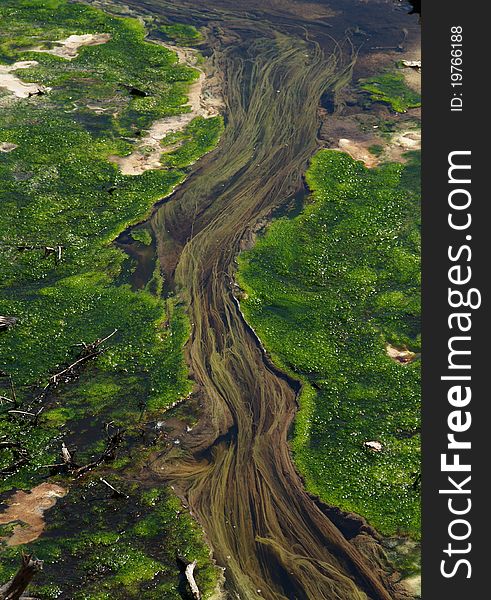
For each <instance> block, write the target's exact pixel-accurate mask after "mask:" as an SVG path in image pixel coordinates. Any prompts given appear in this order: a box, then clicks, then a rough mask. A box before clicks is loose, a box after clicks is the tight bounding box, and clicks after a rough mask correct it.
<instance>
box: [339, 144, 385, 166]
mask: <svg viewBox="0 0 491 600" xmlns="http://www.w3.org/2000/svg"><path fill="white" fill-rule="evenodd" d="M338 150H341V151H342V152H346V153H347V154H349V155H350V156H351V158H353V159H355V160H361V161H362V162H363V163H365V166H366V167H369V168H372V167H375V166H377V165H378V164H379V160H378V158H377V157H376V156H375V155H373V154H372V153H371V152H369V150H368V148H367V145H366V143H363V142H355V141H354V140H348V139H346V138H341V139H340V140H339V142H338Z"/></svg>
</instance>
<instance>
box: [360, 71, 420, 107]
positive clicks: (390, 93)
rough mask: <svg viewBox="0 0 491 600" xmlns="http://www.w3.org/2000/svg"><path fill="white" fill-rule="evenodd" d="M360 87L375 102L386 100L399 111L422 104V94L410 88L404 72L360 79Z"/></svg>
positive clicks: (385, 101)
mask: <svg viewBox="0 0 491 600" xmlns="http://www.w3.org/2000/svg"><path fill="white" fill-rule="evenodd" d="M360 87H361V89H362V90H364V91H365V92H368V93H369V94H370V99H371V100H372V101H373V102H384V103H386V104H389V105H390V107H391V108H392V109H393V110H394V111H395V112H398V113H404V112H407V110H408V109H409V108H418V107H419V106H421V96H420V95H419V94H418V93H417V92H415V91H413V90H412V89H410V88H409V87H408V86H407V84H406V82H405V79H404V75H402V73H397V72H396V73H384V74H382V75H379V76H377V77H370V78H368V79H361V80H360Z"/></svg>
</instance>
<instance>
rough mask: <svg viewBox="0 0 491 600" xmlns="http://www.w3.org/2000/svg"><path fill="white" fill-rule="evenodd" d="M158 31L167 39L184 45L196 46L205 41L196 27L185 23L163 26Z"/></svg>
mask: <svg viewBox="0 0 491 600" xmlns="http://www.w3.org/2000/svg"><path fill="white" fill-rule="evenodd" d="M158 31H159V32H161V33H163V34H164V36H165V37H166V38H167V39H169V40H172V41H173V42H176V43H178V44H182V45H190V44H195V43H196V42H200V41H201V40H202V39H203V36H202V35H201V33H200V31H199V30H198V29H196V27H194V26H193V25H185V24H183V23H175V24H173V25H162V26H161V27H159V29H158Z"/></svg>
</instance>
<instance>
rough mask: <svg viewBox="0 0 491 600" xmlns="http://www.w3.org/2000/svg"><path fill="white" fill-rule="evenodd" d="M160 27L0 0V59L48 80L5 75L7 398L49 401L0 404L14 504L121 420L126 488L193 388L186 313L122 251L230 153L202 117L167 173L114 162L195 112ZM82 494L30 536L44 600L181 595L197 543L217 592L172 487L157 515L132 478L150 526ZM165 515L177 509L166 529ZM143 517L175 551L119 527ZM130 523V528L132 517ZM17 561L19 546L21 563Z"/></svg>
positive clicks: (1, 253) (173, 29) (185, 73)
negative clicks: (135, 276) (44, 532)
mask: <svg viewBox="0 0 491 600" xmlns="http://www.w3.org/2000/svg"><path fill="white" fill-rule="evenodd" d="M154 26H155V28H156V29H158V28H163V30H164V31H165V32H166V33H167V34H168V35H172V36H173V37H174V38H175V39H177V38H179V40H181V38H183V36H184V38H185V39H186V42H189V41H192V40H195V39H196V40H197V39H200V34H199V32H198V31H196V30H194V31H193V30H192V28H189V27H188V26H186V27H184V28H180V27H178V26H176V25H175V24H170V23H166V22H165V21H161V22H158V21H157V20H156V21H155V24H154ZM166 28H167V29H166ZM147 33H148V32H147V31H146V30H145V28H144V26H143V25H142V23H141V22H140V21H139V20H136V19H131V18H116V17H113V16H111V15H108V14H106V13H104V12H102V11H100V10H97V9H95V8H92V7H89V6H85V5H83V4H80V3H74V2H67V1H65V0H4V1H2V2H1V4H0V63H1V64H3V65H6V67H10V66H13V65H16V63H27V66H26V64H24V65H21V66H22V67H25V68H20V67H19V68H17V67H13V70H12V71H11V72H12V73H13V74H14V75H15V77H17V78H18V79H20V81H21V82H23V83H29V82H35V84H36V85H37V86H39V92H38V93H34V94H31V95H30V96H27V97H19V96H18V95H17V96H16V95H15V93H13V92H12V89H9V87H8V86H7V85H6V84H5V81H6V80H3V81H0V106H1V111H0V142H1V143H3V144H4V147H5V148H8V151H2V152H1V153H0V179H1V182H2V183H1V184H0V199H1V200H0V201H1V206H2V218H1V220H0V272H1V280H0V314H1V315H8V316H12V317H15V318H16V324H15V326H13V327H11V328H9V329H8V330H5V331H2V332H0V333H1V335H0V354H1V362H2V379H1V380H0V386H1V394H2V395H3V396H6V397H8V398H9V400H10V401H12V395H13V393H14V392H15V396H16V398H15V408H16V409H17V410H18V411H24V413H30V414H35V413H38V411H39V410H40V409H42V410H41V412H40V413H39V416H38V417H37V418H36V419H33V418H32V417H31V416H29V414H23V413H22V412H14V413H12V412H11V409H12V408H13V407H12V402H4V403H3V404H2V406H1V408H0V410H1V416H0V417H1V418H0V436H1V438H2V439H3V440H8V441H9V442H12V444H13V445H10V446H8V447H5V449H2V450H1V454H0V468H1V470H2V473H3V481H2V484H1V491H3V492H5V493H6V495H5V496H4V499H6V500H7V501H8V497H9V491H10V490H13V489H14V488H19V487H20V488H23V489H30V488H31V487H33V486H34V485H36V483H38V482H39V481H40V480H42V479H43V478H45V477H46V476H47V475H49V469H47V468H46V466H47V465H50V464H53V463H56V462H57V461H59V460H60V447H61V443H62V442H66V443H67V444H68V445H70V444H71V446H72V448H76V452H77V459H78V460H79V461H80V462H84V461H86V460H90V459H91V457H93V456H96V455H97V454H98V453H100V452H101V449H102V448H103V447H104V444H105V437H106V433H105V423H109V422H110V423H111V427H116V428H120V429H121V430H125V431H128V432H129V433H128V441H127V442H126V443H125V446H124V447H125V451H124V452H125V454H124V457H122V458H121V460H119V462H118V460H116V461H115V462H114V464H113V465H112V467H111V468H112V469H113V470H112V471H111V473H112V476H113V477H115V478H117V480H118V481H120V480H121V481H122V483H121V485H122V486H123V487H125V486H127V484H126V483H125V481H126V477H129V476H130V475H129V473H130V471H131V466H132V464H133V463H134V456H132V455H131V451H130V450H131V448H130V447H131V445H132V444H136V443H139V444H140V446H141V445H142V443H141V441H139V442H138V437H137V434H136V429H137V427H145V426H146V424H147V423H151V422H153V421H154V420H155V419H156V418H157V416H159V415H162V414H163V412H164V411H165V410H166V409H167V408H168V407H170V406H172V405H173V404H174V403H176V402H177V401H179V400H180V399H182V398H184V397H185V396H186V395H187V394H188V393H189V392H190V390H191V383H190V381H189V380H188V378H187V370H186V367H185V364H184V361H183V350H182V348H183V345H184V343H185V342H186V339H187V336H188V333H189V326H188V322H187V319H186V317H185V313H184V310H183V308H182V307H181V306H180V305H179V303H178V302H177V300H176V299H174V298H169V299H168V301H167V303H164V302H163V301H162V298H161V297H160V291H161V289H162V281H161V276H160V269H159V267H158V263H155V268H154V270H153V273H152V275H151V277H149V279H148V281H145V282H143V283H141V285H139V286H138V288H135V286H134V285H131V274H132V271H134V270H135V268H136V265H135V263H134V262H133V261H132V259H130V258H129V257H128V256H127V255H126V254H124V253H123V252H122V251H121V250H120V249H118V248H116V247H115V246H114V245H113V244H112V242H113V240H114V239H115V238H116V237H117V236H118V235H119V234H120V233H121V232H122V231H124V230H125V229H126V228H128V227H129V226H131V225H132V224H135V223H139V222H141V221H143V220H144V219H145V218H146V216H148V215H149V213H150V211H151V209H152V206H153V205H154V204H155V203H156V202H157V201H159V200H160V199H162V198H164V197H165V196H167V195H169V194H170V193H171V192H172V191H173V189H174V188H175V187H176V186H178V185H179V184H180V183H181V182H182V181H183V180H184V179H185V178H186V175H187V173H188V171H189V168H190V167H191V165H192V163H193V162H195V161H196V160H198V159H199V157H200V156H202V155H203V154H204V153H205V152H207V151H209V150H211V149H212V148H213V147H214V146H215V145H216V144H217V142H218V139H219V136H220V134H221V129H222V119H221V117H214V118H210V119H203V118H199V119H197V120H196V122H194V121H192V122H191V124H190V125H189V126H188V127H187V129H186V131H185V135H184V137H185V140H184V144H183V145H182V148H180V149H178V150H174V151H173V153H172V154H169V157H168V158H167V159H165V160H163V163H165V165H164V166H163V167H162V168H159V169H155V170H147V171H146V172H144V173H143V174H141V175H136V176H125V175H122V174H121V172H120V170H119V168H118V166H117V165H116V164H114V163H112V162H110V160H109V158H110V157H111V156H114V155H118V156H125V155H129V154H130V153H131V152H132V151H133V149H134V147H135V144H137V143H138V140H139V138H141V136H142V135H143V132H144V131H145V130H146V129H148V128H149V127H150V126H151V124H152V123H153V122H154V121H155V120H156V119H161V118H164V117H168V116H173V115H179V114H182V113H185V112H188V111H189V107H188V106H187V90H188V89H189V86H190V84H192V83H193V82H194V81H195V80H196V79H197V78H198V76H199V73H198V72H197V71H196V70H195V69H192V68H190V67H188V66H186V65H184V64H182V63H181V62H179V59H178V57H177V55H176V54H175V53H174V52H172V51H171V50H169V49H167V48H165V47H163V46H162V45H158V44H156V43H152V42H150V41H147V40H146V36H147ZM89 34H93V35H94V36H95V35H98V36H99V35H100V34H105V37H104V38H103V43H102V42H101V43H97V44H96V45H95V44H94V45H90V44H89V45H85V46H84V45H81V47H79V48H78V49H77V51H76V52H75V53H72V54H74V55H72V56H64V55H60V53H59V52H58V51H57V52H58V54H57V53H56V52H52V51H53V50H54V49H59V48H61V47H65V46H64V45H63V44H64V40H67V39H70V36H87V35H89ZM184 38H183V39H184ZM9 85H10V84H9ZM163 152H164V148H163ZM164 156H165V155H164ZM134 239H136V240H138V242H139V243H141V244H142V245H150V244H151V243H152V239H151V236H150V234H149V233H148V231H146V230H145V229H139V230H138V232H137V233H135V235H134ZM116 330H117V331H116ZM114 331H116V333H115V334H114V335H113V336H112V337H111V338H110V339H109V340H108V341H107V343H106V345H105V352H104V353H102V354H101V355H100V356H98V357H96V358H95V360H94V361H92V362H91V363H90V364H89V365H88V366H87V368H84V369H81V370H80V372H78V371H77V373H76V376H74V377H69V378H68V379H70V381H62V382H61V383H60V385H58V386H51V387H50V388H49V393H48V394H43V393H41V392H42V390H43V388H44V387H45V386H46V385H47V384H48V383H49V382H50V377H51V376H52V375H53V374H54V373H57V372H59V371H61V370H63V369H64V368H65V367H66V366H68V365H70V364H71V363H73V361H74V360H76V359H77V357H78V356H79V355H80V352H81V348H82V347H83V346H80V344H83V343H91V342H93V341H94V340H97V339H102V338H104V337H106V336H108V335H109V334H111V333H112V332H114ZM11 382H12V385H11ZM12 388H13V389H12ZM9 411H10V412H9ZM144 445H145V444H143V446H144ZM19 448H20V449H21V450H22V457H23V460H22V461H21V462H20V463H18V457H19ZM142 452H143V453H144V449H143V450H142ZM17 463H18V466H17ZM133 475H134V473H133V472H132V475H131V476H133ZM62 479H63V478H62ZM63 484H64V485H67V486H68V487H70V485H71V483H70V481H64V480H63ZM85 484H88V482H83V481H82V482H78V483H77V484H76V485H75V486H74V488H73V490H72V491H71V492H70V493H69V494H68V495H67V496H66V498H65V499H64V500H63V502H62V503H60V504H59V506H60V507H65V508H58V506H57V507H55V508H54V509H52V514H53V516H52V517H50V518H51V519H52V520H53V524H52V525H50V527H49V528H48V529H49V531H54V530H55V528H56V527H58V533H56V534H54V533H53V534H48V536H47V538H49V540H48V539H46V540H44V539H43V538H41V539H40V540H39V541H38V542H35V543H33V544H32V549H33V550H34V551H35V552H36V553H38V554H40V555H41V558H43V557H44V558H46V559H47V568H46V573H48V574H50V576H52V577H53V579H52V581H53V582H55V581H58V582H59V585H60V589H61V590H62V591H61V592H56V591H53V590H54V589H55V587H56V585H58V584H56V585H55V583H53V586H54V587H53V590H51V591H50V585H48V584H49V583H50V582H49V577H48V575H45V576H44V579H45V580H46V585H45V586H44V587H40V588H39V589H36V590H35V595H36V596H38V597H40V598H51V597H53V598H54V597H57V598H59V597H70V598H75V597H77V598H106V597H107V598H109V597H111V598H116V597H125V598H126V597H138V598H146V597H148V598H153V597H163V596H162V594H163V595H164V596H165V597H166V598H174V597H176V598H178V597H180V596H179V592H178V587H179V581H178V579H179V575H178V573H179V571H178V567H177V565H176V563H175V555H176V553H177V552H178V551H181V552H182V551H183V550H184V549H185V547H186V546H187V545H189V544H188V542H190V541H192V544H194V546H193V548H194V551H193V555H194V554H195V555H196V558H197V559H198V561H199V562H201V565H200V570H201V578H202V581H201V584H202V585H203V592H204V593H205V595H206V594H208V593H209V592H210V591H211V590H212V589H213V587H214V585H215V584H216V571H215V569H214V567H213V565H212V563H211V561H210V558H209V556H208V551H207V549H206V546H205V545H204V540H203V536H202V534H201V532H200V531H199V530H198V529H197V528H196V526H195V525H193V523H192V521H191V519H190V518H189V516H180V517H179V518H177V517H176V520H175V521H173V520H172V519H171V518H170V517H169V515H171V514H172V511H173V510H174V509H175V512H176V515H177V514H181V513H182V510H181V509H180V508H176V502H177V501H176V499H175V498H172V497H171V496H168V495H166V493H164V492H158V494H163V495H161V496H159V499H158V503H157V504H158V506H159V507H160V508H159V509H158V510H157V508H155V510H154V511H153V510H152V506H153V504H152V503H148V502H147V503H146V504H145V502H146V500H144V499H142V500H138V498H143V496H142V494H144V493H145V494H147V493H150V492H144V490H143V489H140V488H139V487H138V486H136V487H135V486H133V487H131V486H130V488H131V489H130V488H128V489H129V495H130V497H131V498H132V499H133V501H134V502H143V504H144V505H145V507H146V508H145V510H143V508H142V510H141V511H140V513H139V516H138V519H137V520H135V519H136V517H135V515H133V516H132V513H128V514H125V513H124V511H116V514H115V515H113V517H114V522H112V523H111V526H110V527H109V526H108V525H107V523H106V524H104V523H103V522H102V521H100V519H99V517H97V518H96V517H94V518H93V519H90V518H87V519H85V521H84V520H83V519H82V521H83V522H82V521H80V523H79V524H78V525H75V522H76V519H77V518H78V519H80V518H82V517H81V516H80V515H74V509H73V507H74V506H79V510H81V506H82V501H81V500H80V494H82V492H81V491H80V486H82V487H83V485H85ZM128 485H129V484H128ZM147 487H148V486H147ZM152 493H153V492H152ZM155 493H157V492H155ZM157 504H156V505H155V506H157ZM94 510H95V511H97V510H99V509H97V507H96V502H95V501H94V505H93V506H92V505H90V508H88V509H87V515H86V516H88V515H90V514H92V512H93V511H94ZM159 511H160V512H159ZM162 511H164V512H165V511H167V512H166V514H167V516H166V517H165V519H167V520H165V519H164V517H163V516H162V514H163V513H162ZM169 511H170V512H169ZM75 512H76V511H75ZM144 512H145V513H149V516H148V517H145V518H147V519H150V520H151V519H152V518H154V519H156V520H157V521H158V519H164V520H165V527H164V526H162V527H163V528H162V531H165V532H166V534H162V535H163V537H160V538H159V544H158V545H159V548H160V549H156V540H157V536H156V534H155V531H153V533H151V534H148V535H147V534H146V533H145V532H144V533H141V539H143V538H145V539H147V538H148V539H149V536H150V537H151V538H152V536H153V538H152V540H151V542H149V543H147V542H145V544H143V543H140V542H139V541H138V540H139V539H140V538H139V537H138V536H136V537H135V536H133V537H131V536H130V537H128V535H127V534H125V533H121V531H123V530H124V531H130V530H133V529H135V528H136V527H137V521H138V523H140V525H139V527H140V529H141V527H142V525H141V515H142V514H143V513H144ZM161 513H162V514H161ZM120 515H121V519H123V521H124V522H123V521H121V522H119V521H118V518H119V516H120ZM152 515H153V516H152ZM164 516H165V515H164ZM75 517H76V518H75ZM73 519H74V520H73ZM98 519H99V520H98ZM101 519H102V516H101ZM71 520H73V522H72V525H73V528H72V527H70V523H69V522H70V521H71ZM99 521H100V522H99ZM144 522H146V521H144ZM155 526H156V527H157V526H158V524H156V525H155ZM135 531H136V530H135ZM142 531H143V530H142ZM145 531H146V530H145ZM67 532H69V533H67ZM118 532H119V533H118ZM106 533H107V535H108V536H109V537H110V538H111V539H110V540H109V542H107V543H106V542H104V541H103V542H100V540H99V541H94V540H93V539H92V538H94V539H95V538H97V536H99V537H100V536H103V534H104V535H106ZM135 535H136V534H135ZM138 535H140V534H138ZM91 536H92V537H91ZM111 536H112V537H111ZM121 536H122V537H121ZM125 536H126V537H125ZM103 537H104V536H103ZM89 538H90V539H89ZM113 538H114V539H113ZM116 538H117V539H116ZM123 538H124V539H123ZM98 539H99V538H98ZM108 539H109V538H108ZM119 540H122V541H119ZM106 541H107V540H106ZM108 544H109V545H113V544H115V547H116V548H119V549H120V550H121V552H119V551H118V556H117V557H115V558H114V560H113V559H111V558H110V557H109V558H107V560H105V559H104V560H103V559H102V558H101V561H102V562H100V564H99V566H98V567H96V565H95V564H94V569H95V570H91V568H89V567H88V570H87V569H85V570H84V575H83V577H84V579H83V581H84V582H85V583H84V590H86V591H84V592H83V593H82V592H80V591H78V592H77V594H78V595H77V596H75V595H74V593H75V592H74V591H73V590H76V589H77V587H78V588H79V587H80V585H81V582H82V579H77V578H76V577H75V574H76V573H77V572H78V571H77V569H78V568H79V566H80V565H83V564H85V563H84V562H83V561H87V560H92V559H91V558H90V556H89V554H90V553H89V552H88V550H87V549H88V548H89V547H90V548H92V549H93V550H94V549H97V551H98V552H99V550H100V552H101V553H102V554H104V552H103V548H106V547H107V546H108ZM94 551H95V550H94ZM107 552H109V550H107ZM107 552H106V554H107ZM159 552H160V554H159ZM16 553H17V554H18V552H17V551H16V550H15V551H14V550H12V549H10V550H8V552H7V556H12V555H13V554H16ZM156 553H157V554H156ZM162 553H163V554H162ZM102 554H101V556H102ZM61 556H63V557H64V558H63V559H62V565H63V564H64V565H65V567H66V566H67V565H69V564H71V563H70V561H75V563H76V564H77V565H79V566H77V567H73V566H70V567H69V568H70V569H75V570H74V571H73V575H74V578H73V581H71V582H68V581H67V582H65V581H64V573H65V575H66V570H64V567H63V566H62V567H61V568H60V569H59V574H58V575H57V574H56V571H57V569H56V568H55V567H53V568H51V567H50V566H49V564H50V561H51V563H52V564H53V565H55V564H57V562H58V561H59V560H61V559H60V557H61ZM84 557H85V558H84ZM170 557H172V560H171V558H170ZM75 558H76V559H77V560H75ZM82 558H83V560H82ZM191 558H193V557H191ZM80 560H82V562H80ZM67 561H68V562H67ZM115 561H116V562H115ZM128 561H129V562H128ZM132 561H133V562H135V561H136V562H135V564H136V563H138V568H136V567H135V568H133V566H131V565H132V564H133V562H132ZM116 563H117V564H116ZM6 564H7V567H6V571H5V572H2V577H1V578H0V581H2V580H3V579H5V578H7V577H8V576H9V574H10V573H11V572H12V570H14V569H15V566H16V564H15V563H14V561H13V560H12V561H7V563H6ZM100 565H105V566H104V567H103V568H102V567H101V566H100ZM140 566H141V569H140ZM130 571H131V573H132V575H131V577H130V576H129V572H130ZM87 573H89V574H90V573H92V575H93V579H90V575H89V577H88V576H87ZM125 573H127V575H125ZM138 573H139V574H138ZM80 577H82V575H80ZM87 577H88V579H87ZM135 577H136V579H135ZM198 577H200V575H199V574H198ZM166 578H167V579H166ZM91 581H94V582H95V581H97V582H98V586H97V591H95V590H96V588H95V587H94V591H91V590H92V583H91ZM67 586H68V587H69V589H71V590H72V591H71V592H70V591H67V589H68V588H67ZM70 586H71V587H70ZM162 586H163V587H162ZM166 586H170V587H166ZM172 586H174V587H175V590H174V587H172ZM164 589H165V590H167V591H166V592H165V594H164V592H163V591H162V590H164ZM33 590H34V588H33ZM158 590H160V592H158ZM172 590H174V591H172ZM33 593H34V592H33ZM159 593H160V596H159ZM60 594H61V595H60ZM63 594H65V595H63ZM66 594H68V596H67V595H66Z"/></svg>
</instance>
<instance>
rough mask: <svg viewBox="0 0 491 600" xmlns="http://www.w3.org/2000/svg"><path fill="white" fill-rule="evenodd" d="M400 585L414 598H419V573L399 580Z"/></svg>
mask: <svg viewBox="0 0 491 600" xmlns="http://www.w3.org/2000/svg"><path fill="white" fill-rule="evenodd" d="M401 583H402V585H403V586H404V587H405V588H406V589H407V591H408V592H409V593H410V594H411V596H413V597H414V598H421V575H411V576H410V577H406V578H405V579H403V580H402V581H401Z"/></svg>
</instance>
